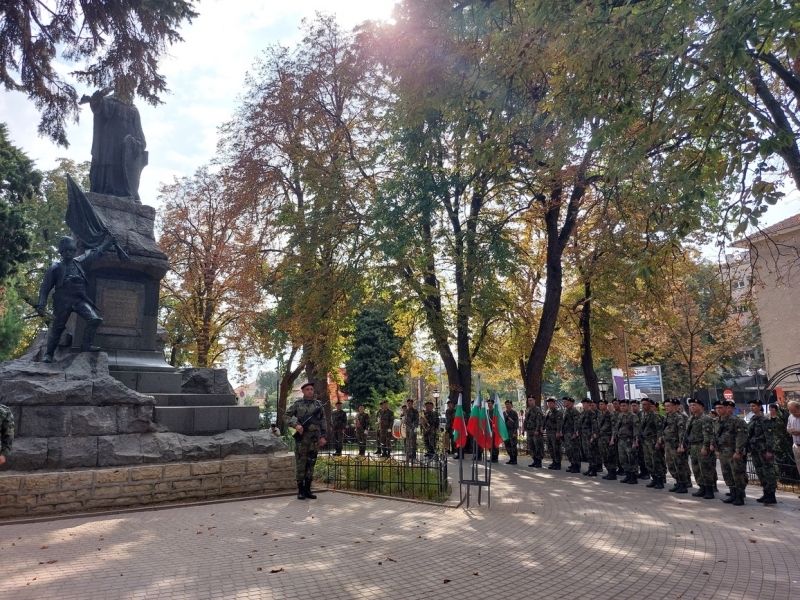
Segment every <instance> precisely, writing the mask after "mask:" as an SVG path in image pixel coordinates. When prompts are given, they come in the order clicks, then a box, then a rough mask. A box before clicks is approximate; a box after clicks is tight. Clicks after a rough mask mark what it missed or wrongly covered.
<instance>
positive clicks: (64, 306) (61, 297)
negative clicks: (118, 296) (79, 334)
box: [36, 236, 116, 363]
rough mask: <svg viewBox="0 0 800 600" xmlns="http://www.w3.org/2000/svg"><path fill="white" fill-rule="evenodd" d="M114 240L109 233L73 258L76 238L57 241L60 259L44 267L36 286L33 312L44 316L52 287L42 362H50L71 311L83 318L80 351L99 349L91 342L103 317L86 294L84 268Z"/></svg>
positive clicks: (75, 252) (75, 251)
mask: <svg viewBox="0 0 800 600" xmlns="http://www.w3.org/2000/svg"><path fill="white" fill-rule="evenodd" d="M115 243H116V240H115V239H114V237H113V236H108V237H107V238H106V240H105V241H104V242H103V243H102V244H100V246H98V247H97V248H93V249H91V250H87V251H86V252H84V253H83V254H81V255H80V256H77V257H76V256H75V254H77V252H78V246H77V245H76V244H75V240H73V239H72V238H71V237H69V236H64V237H62V238H61V239H60V240H58V251H59V252H60V253H61V261H60V262H56V263H53V264H52V265H50V268H49V269H47V272H46V273H45V275H44V279H43V280H42V285H41V287H40V288H39V301H38V304H37V305H36V312H37V313H39V315H40V316H43V317H44V316H45V315H46V314H47V311H46V306H47V297H48V296H49V295H50V291H51V290H53V289H55V291H54V292H53V319H52V321H51V323H50V332H49V333H48V335H47V349H46V350H45V354H44V357H42V362H46V363H49V362H53V354H54V353H55V351H56V347H57V346H58V342H59V340H60V339H61V334H62V333H63V332H64V329H65V328H66V326H67V319H69V316H70V315H71V314H72V313H73V312H76V313H78V314H79V315H80V316H81V317H83V319H84V320H85V321H86V329H85V330H84V332H83V340H82V342H81V350H82V351H84V352H97V351H98V350H100V348H99V347H98V346H93V345H92V341H93V340H94V334H95V332H96V331H97V328H98V327H99V326H100V325H102V323H103V319H102V318H101V316H100V311H99V310H98V308H97V306H95V304H94V302H92V301H91V300H90V299H89V297H88V296H87V295H86V286H87V285H88V284H89V280H88V278H87V277H86V270H87V269H88V268H89V267H90V266H91V264H92V263H93V262H94V261H95V260H97V259H98V258H99V257H100V256H101V255H102V254H103V252H105V251H106V250H107V249H108V248H110V247H111V246H112V245H113V244H115Z"/></svg>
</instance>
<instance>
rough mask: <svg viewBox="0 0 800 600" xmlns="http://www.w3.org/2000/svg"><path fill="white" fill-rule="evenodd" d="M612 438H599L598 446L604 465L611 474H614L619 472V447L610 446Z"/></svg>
mask: <svg viewBox="0 0 800 600" xmlns="http://www.w3.org/2000/svg"><path fill="white" fill-rule="evenodd" d="M610 442H611V436H610V435H608V436H600V437H599V438H597V446H598V448H599V449H600V455H601V457H602V458H603V464H604V465H605V466H606V470H607V471H608V472H609V473H614V472H616V470H617V465H618V462H619V461H618V460H617V447H616V446H612V445H611V444H610Z"/></svg>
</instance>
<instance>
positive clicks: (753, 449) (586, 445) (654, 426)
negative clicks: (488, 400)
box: [506, 397, 777, 506]
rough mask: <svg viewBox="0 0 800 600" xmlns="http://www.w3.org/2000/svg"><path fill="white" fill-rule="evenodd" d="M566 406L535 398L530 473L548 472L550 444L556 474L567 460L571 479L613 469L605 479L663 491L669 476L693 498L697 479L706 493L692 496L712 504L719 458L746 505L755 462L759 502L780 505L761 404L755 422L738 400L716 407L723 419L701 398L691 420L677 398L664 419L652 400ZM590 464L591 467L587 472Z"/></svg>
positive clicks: (512, 459)
mask: <svg viewBox="0 0 800 600" xmlns="http://www.w3.org/2000/svg"><path fill="white" fill-rule="evenodd" d="M562 404H563V406H564V408H563V409H561V408H559V407H558V405H557V402H556V399H555V398H549V399H548V400H547V410H546V411H545V412H544V413H543V412H542V410H541V409H540V408H539V407H538V406H537V404H536V400H535V398H531V397H529V398H528V400H527V405H528V407H527V409H526V411H525V415H524V417H523V428H524V431H525V436H526V438H527V446H528V451H529V453H530V456H531V459H532V462H531V464H530V465H528V466H529V467H533V468H543V465H542V458H543V455H544V451H545V450H544V445H545V444H546V445H547V451H548V452H549V454H550V457H551V463H550V464H549V465H548V466H547V468H548V469H553V470H561V468H562V465H561V463H562V460H563V458H564V457H566V459H567V460H568V461H569V467H567V468H566V471H567V472H569V473H581V472H582V473H583V475H585V476H588V477H597V476H598V475H600V474H601V473H603V471H604V469H605V472H606V474H605V475H603V477H602V479H605V480H612V481H613V480H619V481H620V483H625V484H629V485H636V484H638V483H639V480H640V479H644V480H648V479H649V480H650V483H648V484H647V486H646V487H648V488H653V489H656V490H661V489H664V486H665V484H666V483H667V472H669V474H670V475H671V476H672V478H673V479H674V480H675V484H674V485H673V486H672V487H670V488H669V491H670V492H674V493H676V494H687V493H689V488H692V487H693V485H692V473H694V478H695V480H696V481H697V485H698V490H697V491H696V492H694V493H693V494H692V496H695V497H699V498H703V499H706V500H712V499H714V497H715V496H714V494H715V493H716V492H718V491H719V490H718V488H717V469H716V463H717V460H719V463H720V466H721V471H722V477H723V479H724V481H725V484H726V485H727V486H728V488H729V490H730V491H729V492H727V493H726V494H725V496H726V497H725V498H724V499H723V502H725V503H726V504H733V505H734V506H741V505H742V504H744V499H745V489H746V488H747V485H748V478H747V471H746V465H747V458H748V457H750V458H751V460H752V461H753V466H754V468H755V470H756V473H757V475H758V479H759V481H760V483H761V487H762V488H763V494H762V495H761V497H760V498H758V499H757V502H760V503H762V504H764V505H772V504H775V503H776V502H777V500H776V499H775V490H776V487H777V472H776V469H775V462H774V453H773V449H774V444H775V437H774V433H773V431H772V427H773V420H772V419H769V418H767V417H766V416H765V415H764V414H763V413H762V410H761V405H760V404H759V403H758V402H753V403H751V404H750V410H751V411H752V413H753V417H752V419H751V420H750V422H749V424H745V422H744V420H742V419H739V418H738V417H736V416H734V409H735V404H734V402H733V401H731V400H721V401H718V402H715V403H714V411H715V412H716V413H717V415H718V418H717V419H715V420H713V419H711V418H710V417H709V415H707V414H706V410H705V405H704V404H703V402H702V401H700V400H697V399H692V400H689V412H690V414H689V415H686V414H685V413H684V410H683V406H682V404H681V401H680V400H679V399H677V398H671V399H667V400H666V401H665V403H664V411H663V413H662V411H661V410H659V403H658V402H657V401H656V400H653V399H651V398H647V397H643V398H642V399H641V400H624V399H623V400H617V399H614V400H613V401H612V402H611V403H609V402H608V401H607V400H605V399H603V400H600V401H599V402H595V401H594V400H588V399H587V400H584V401H583V410H582V411H578V410H577V409H576V408H575V402H574V400H573V399H572V398H563V399H562ZM507 410H508V407H507ZM510 423H513V421H507V422H506V425H507V427H508V425H509V424H510ZM509 431H511V429H509ZM516 459H517V456H516V453H514V454H511V453H510V454H509V460H508V464H516V463H517V460H516ZM584 461H586V462H587V463H588V467H587V469H586V471H581V463H582V462H584ZM618 476H624V477H622V478H621V479H619V478H618Z"/></svg>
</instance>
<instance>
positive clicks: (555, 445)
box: [547, 432, 564, 463]
mask: <svg viewBox="0 0 800 600" xmlns="http://www.w3.org/2000/svg"><path fill="white" fill-rule="evenodd" d="M563 439H564V438H559V437H556V434H555V433H549V432H548V434H547V443H548V445H549V446H550V458H552V459H553V461H554V462H557V463H560V462H561V441H562V440H563Z"/></svg>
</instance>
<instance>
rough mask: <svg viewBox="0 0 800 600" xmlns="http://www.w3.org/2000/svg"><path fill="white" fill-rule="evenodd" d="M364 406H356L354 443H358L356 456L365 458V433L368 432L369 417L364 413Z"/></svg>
mask: <svg viewBox="0 0 800 600" xmlns="http://www.w3.org/2000/svg"><path fill="white" fill-rule="evenodd" d="M364 408H365V407H364V405H363V404H359V405H358V414H357V415H356V441H357V442H358V455H359V456H366V454H367V431H369V415H368V414H367V413H365V412H364Z"/></svg>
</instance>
